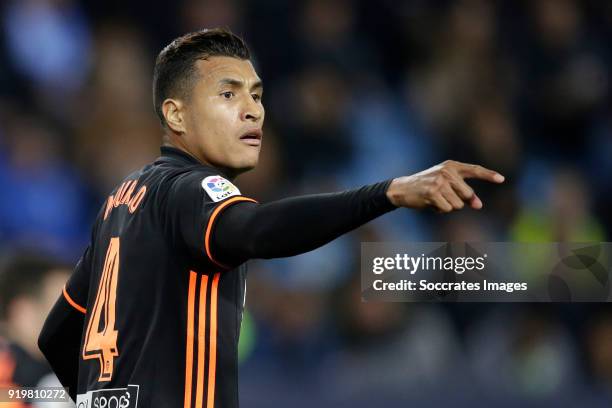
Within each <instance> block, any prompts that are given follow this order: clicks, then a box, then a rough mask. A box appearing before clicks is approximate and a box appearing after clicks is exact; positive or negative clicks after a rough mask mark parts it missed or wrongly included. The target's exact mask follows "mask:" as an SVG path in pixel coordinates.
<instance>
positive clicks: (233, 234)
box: [213, 181, 396, 263]
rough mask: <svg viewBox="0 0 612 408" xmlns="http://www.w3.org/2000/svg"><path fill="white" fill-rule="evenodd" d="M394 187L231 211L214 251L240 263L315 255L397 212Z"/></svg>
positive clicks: (242, 206) (215, 238) (221, 226)
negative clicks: (317, 250)
mask: <svg viewBox="0 0 612 408" xmlns="http://www.w3.org/2000/svg"><path fill="white" fill-rule="evenodd" d="M390 182H391V181H386V182H381V183H377V184H372V185H369V186H365V187H362V188H359V189H355V190H348V191H343V192H339V193H330V194H314V195H306V196H299V197H291V198H286V199H283V200H278V201H274V202H270V203H266V204H260V205H259V204H252V203H244V204H237V205H235V206H233V207H229V208H228V209H227V210H225V212H224V214H222V216H221V217H220V219H219V221H218V223H217V225H216V228H215V232H214V234H213V248H214V250H213V252H215V251H216V253H217V254H218V256H219V258H220V259H221V260H225V261H226V262H227V261H229V260H234V262H231V263H236V262H235V260H240V261H244V260H247V259H252V258H278V257H286V256H292V255H296V254H300V253H303V252H307V251H310V250H313V249H315V248H318V247H320V246H322V245H324V244H326V243H328V242H329V241H332V240H333V239H335V238H337V237H339V236H340V235H342V234H345V233H347V232H349V231H351V230H353V229H355V228H357V227H359V226H360V225H362V224H364V223H366V222H368V221H370V220H372V219H374V218H376V217H378V216H380V215H382V214H385V213H386V212H389V211H391V210H393V209H394V208H396V207H395V206H394V205H393V204H391V202H390V201H389V199H388V197H387V195H386V192H387V189H388V187H389V184H390ZM228 263H230V262H228Z"/></svg>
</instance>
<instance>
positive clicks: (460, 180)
mask: <svg viewBox="0 0 612 408" xmlns="http://www.w3.org/2000/svg"><path fill="white" fill-rule="evenodd" d="M153 91H154V104H155V111H156V113H157V115H158V116H159V119H160V121H161V124H162V126H163V128H164V136H163V143H162V144H163V145H162V147H161V156H160V157H159V158H158V159H157V160H155V161H154V162H153V163H151V164H149V165H147V166H145V167H144V168H142V169H141V170H139V171H137V172H135V173H133V174H130V175H129V176H127V177H126V178H125V180H124V181H122V182H121V183H120V184H119V186H118V187H117V188H116V189H115V190H114V191H113V192H112V193H111V194H110V195H109V197H108V199H107V200H106V202H105V203H104V204H103V206H102V208H101V210H100V212H99V214H98V216H97V219H96V221H95V223H94V226H93V231H92V234H91V241H90V243H89V246H88V247H87V249H86V250H85V253H84V255H83V256H82V258H81V260H80V261H79V263H78V264H77V266H76V268H75V270H74V273H73V274H72V276H71V277H70V279H69V280H68V282H67V283H66V286H65V287H64V290H63V294H62V295H61V296H60V298H59V300H58V301H57V303H56V304H55V306H54V308H53V309H52V311H51V313H50V314H49V316H48V318H47V320H46V323H45V326H44V328H43V330H42V332H41V334H40V338H39V346H40V348H41V350H42V351H43V353H44V354H45V356H46V357H47V359H48V360H49V362H50V364H51V366H52V367H53V369H54V371H55V372H56V374H57V375H58V377H59V379H60V381H61V382H62V384H63V385H64V386H66V387H69V391H70V394H71V396H72V397H73V398H74V399H75V400H76V401H77V406H78V407H79V408H81V407H87V408H89V407H92V406H100V407H102V406H117V405H114V404H117V403H119V405H118V406H121V407H122V408H126V407H136V405H137V404H138V407H139V408H142V407H156V408H164V407H172V408H176V407H184V408H191V407H197V408H200V407H206V408H212V407H218V408H221V407H223V408H227V407H238V383H237V379H238V372H237V371H238V367H237V346H238V337H239V335H240V324H241V320H242V312H243V307H244V298H245V277H246V264H245V262H246V261H247V260H249V259H252V258H274V257H286V256H291V255H296V254H300V253H303V252H307V251H310V250H313V249H315V248H317V247H319V246H321V245H323V244H325V243H327V242H329V241H331V240H333V239H335V238H337V237H338V236H340V235H342V234H344V233H346V232H348V231H351V230H352V229H354V228H356V227H358V226H360V225H362V224H364V223H366V222H368V221H370V220H372V219H374V218H376V217H378V216H380V215H382V214H385V213H387V212H389V211H391V210H393V209H395V208H397V207H408V208H424V207H433V208H434V209H436V210H438V211H441V212H450V211H452V210H455V209H460V208H462V207H463V206H464V204H466V203H467V204H468V205H469V206H471V207H472V208H475V209H479V208H481V207H482V202H481V201H480V199H479V198H478V197H477V196H476V194H474V191H473V190H472V189H471V188H470V187H469V186H468V185H467V184H466V183H465V181H464V179H465V178H470V177H473V178H479V179H483V180H488V181H491V182H495V183H500V182H502V181H503V177H502V176H501V175H500V174H498V173H496V172H494V171H491V170H487V169H485V168H483V167H480V166H477V165H469V164H463V163H458V162H454V161H447V162H444V163H442V164H440V165H437V166H435V167H432V168H430V169H428V170H426V171H423V172H421V173H418V174H414V175H411V176H406V177H399V178H396V179H393V180H387V181H382V182H380V183H376V184H372V185H367V186H364V187H361V188H358V189H355V190H349V191H344V192H338V193H332V194H317V195H307V196H300V197H292V198H287V199H283V200H279V201H275V202H270V203H266V204H259V203H257V202H256V201H255V200H253V199H251V198H248V197H245V196H243V195H241V194H240V191H238V188H236V186H234V184H232V181H233V180H234V178H235V177H237V176H238V175H239V174H241V173H243V172H245V171H248V170H250V169H252V168H254V167H255V165H256V164H257V161H258V157H259V151H260V148H261V143H262V138H263V132H262V126H263V123H264V107H263V105H262V81H261V80H260V78H259V77H258V76H257V73H256V72H255V69H254V68H253V65H252V64H251V61H250V55H249V51H248V49H247V47H246V45H245V44H244V42H243V41H242V40H241V39H240V38H239V37H237V36H235V35H234V34H232V33H230V32H228V31H225V30H219V29H213V30H203V31H198V32H194V33H190V34H187V35H184V36H182V37H180V38H177V39H176V40H174V41H173V42H172V43H171V44H170V45H168V46H167V47H166V48H164V49H163V50H162V51H161V52H160V54H159V56H158V58H157V61H156V64H155V70H154V79H153Z"/></svg>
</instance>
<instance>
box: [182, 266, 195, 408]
mask: <svg viewBox="0 0 612 408" xmlns="http://www.w3.org/2000/svg"><path fill="white" fill-rule="evenodd" d="M197 279H198V274H197V273H195V272H194V271H190V272H189V293H188V295H187V305H188V307H187V346H186V353H185V402H184V408H191V381H192V375H193V373H192V371H193V326H194V322H193V321H194V313H195V291H196V283H197Z"/></svg>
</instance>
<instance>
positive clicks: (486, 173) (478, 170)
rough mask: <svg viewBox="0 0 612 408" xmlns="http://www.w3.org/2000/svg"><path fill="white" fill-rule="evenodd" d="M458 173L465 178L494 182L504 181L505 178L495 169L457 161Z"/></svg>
mask: <svg viewBox="0 0 612 408" xmlns="http://www.w3.org/2000/svg"><path fill="white" fill-rule="evenodd" d="M457 173H458V174H459V175H460V176H461V177H463V178H477V179H481V180H487V181H491V182H493V183H502V182H503V181H504V179H505V178H504V176H502V175H501V174H499V173H498V172H496V171H495V170H490V169H487V168H485V167H482V166H479V165H478V164H468V163H457Z"/></svg>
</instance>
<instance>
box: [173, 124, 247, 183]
mask: <svg viewBox="0 0 612 408" xmlns="http://www.w3.org/2000/svg"><path fill="white" fill-rule="evenodd" d="M162 146H166V147H174V148H175V149H179V150H181V151H183V152H185V153H187V154H188V155H190V156H191V157H193V158H194V159H196V160H197V161H198V162H200V163H202V164H203V165H205V166H209V167H214V168H216V169H218V170H219V171H221V172H222V173H223V176H225V177H226V178H227V179H229V180H230V181H234V179H235V178H236V177H238V175H239V174H240V172H239V171H237V170H236V169H231V168H229V167H224V166H216V165H214V164H212V163H210V162H208V161H207V160H206V159H204V158H203V157H200V156H199V155H198V154H196V153H195V151H194V149H190V148H189V146H188V145H187V143H185V141H184V140H183V139H181V138H179V137H176V136H174V135H171V136H170V135H168V134H165V135H164V138H163V141H162Z"/></svg>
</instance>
